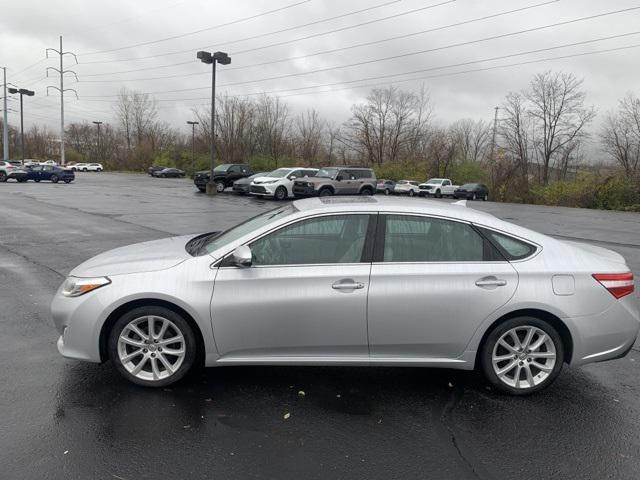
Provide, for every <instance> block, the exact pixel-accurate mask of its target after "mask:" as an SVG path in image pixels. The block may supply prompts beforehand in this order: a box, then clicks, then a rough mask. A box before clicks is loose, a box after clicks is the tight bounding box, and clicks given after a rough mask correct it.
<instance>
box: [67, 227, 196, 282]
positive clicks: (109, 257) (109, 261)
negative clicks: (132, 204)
mask: <svg viewBox="0 0 640 480" xmlns="http://www.w3.org/2000/svg"><path fill="white" fill-rule="evenodd" d="M191 238H193V235H184V236H180V237H171V238H163V239H161V240H153V241H150V242H143V243H136V244H134V245H127V246H126V247H120V248H116V249H113V250H109V251H107V252H104V253H101V254H99V255H96V256H95V257H93V258H90V259H89V260H87V261H86V262H84V263H81V264H80V265H78V266H77V267H76V268H74V269H73V270H72V271H71V273H70V275H72V276H75V277H101V276H108V275H124V274H128V273H141V272H155V271H158V270H165V269H167V268H171V267H174V266H176V265H178V264H179V263H182V262H184V261H185V260H187V259H188V258H191V256H190V255H189V254H188V253H187V251H186V250H185V245H186V243H187V242H188V241H189V240H190V239H191Z"/></svg>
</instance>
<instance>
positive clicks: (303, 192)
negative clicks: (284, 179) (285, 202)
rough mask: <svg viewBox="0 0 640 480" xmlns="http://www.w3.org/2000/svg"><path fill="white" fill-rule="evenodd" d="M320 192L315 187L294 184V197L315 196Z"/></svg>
mask: <svg viewBox="0 0 640 480" xmlns="http://www.w3.org/2000/svg"><path fill="white" fill-rule="evenodd" d="M317 194H318V191H317V190H316V189H315V188H314V187H309V186H303V185H294V187H293V196H294V197H314V196H316V195H317Z"/></svg>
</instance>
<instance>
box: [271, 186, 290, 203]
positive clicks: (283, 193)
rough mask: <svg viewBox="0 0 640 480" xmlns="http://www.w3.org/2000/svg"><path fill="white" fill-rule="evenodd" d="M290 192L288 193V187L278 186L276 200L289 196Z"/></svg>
mask: <svg viewBox="0 0 640 480" xmlns="http://www.w3.org/2000/svg"><path fill="white" fill-rule="evenodd" d="M288 195H289V194H288V193H287V189H286V188H285V187H278V188H276V193H275V194H274V197H275V198H276V200H285V199H286V198H287V197H288Z"/></svg>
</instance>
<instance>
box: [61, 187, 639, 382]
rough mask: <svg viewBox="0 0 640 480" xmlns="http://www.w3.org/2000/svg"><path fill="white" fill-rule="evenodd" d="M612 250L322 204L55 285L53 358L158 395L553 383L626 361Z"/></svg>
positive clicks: (621, 288)
mask: <svg viewBox="0 0 640 480" xmlns="http://www.w3.org/2000/svg"><path fill="white" fill-rule="evenodd" d="M633 291H634V286H633V275H632V274H631V273H630V271H629V267H628V266H627V265H626V264H625V261H624V259H623V258H622V257H621V256H620V255H618V254H617V253H614V252H612V251H609V250H606V249H603V248H599V247H595V246H591V245H584V244H579V243H571V242H565V241H561V240H557V239H554V238H550V237H547V236H545V235H541V234H539V233H536V232H533V231H531V230H527V229H525V228H522V227H519V226H516V225H513V224H510V223H507V222H504V221H501V220H498V219H497V218H495V217H493V216H491V215H489V214H486V213H481V212H478V211H475V210H473V209H470V208H466V207H465V206H463V205H457V204H453V205H450V204H442V203H435V204H433V203H429V202H427V203H421V202H412V201H410V200H406V199H402V198H389V197H351V198H349V197H323V198H313V199H307V200H301V201H296V202H293V203H292V204H288V205H285V206H281V207H279V208H277V209H275V210H271V211H269V212H266V213H263V214H261V215H258V216H257V217H254V218H252V219H250V220H247V221H246V222H244V223H242V224H240V225H238V226H236V227H234V228H232V229H230V230H228V231H226V232H223V233H213V234H204V235H200V236H196V237H193V236H183V237H174V238H168V239H164V240H157V241H152V242H146V243H140V244H137V245H131V246H127V247H123V248H118V249H115V250H112V251H110V252H106V253H103V254H101V255H98V256H96V257H94V258H92V259H90V260H88V261H86V262H85V263H83V264H82V265H80V266H78V267H76V268H75V269H74V270H73V271H72V272H71V274H70V276H69V277H68V278H67V280H66V281H65V282H64V283H63V285H62V286H61V287H60V289H59V290H58V292H57V294H56V296H55V298H54V300H53V303H52V315H53V319H54V322H55V324H56V326H57V329H58V330H59V331H60V334H61V336H60V338H59V340H58V348H59V350H60V352H61V353H62V355H64V356H65V357H70V358H75V359H79V360H85V361H91V362H103V361H105V360H107V359H110V360H111V361H112V362H113V364H114V365H115V367H116V368H117V369H118V370H119V371H120V373H122V374H123V375H124V376H125V377H126V378H128V379H129V380H131V381H133V382H135V383H137V384H140V385H148V386H164V385H168V384H170V383H172V382H174V381H176V380H178V379H180V378H182V377H183V376H184V375H185V374H186V373H187V372H188V370H189V369H190V368H191V367H192V366H193V365H194V363H196V362H198V363H202V364H204V365H207V366H223V365H243V364H269V365H282V364H287V365H373V366H375V365H411V366H427V367H447V368H458V369H465V370H470V369H473V368H474V367H478V368H479V369H480V370H481V371H482V372H483V373H484V375H485V376H486V378H487V379H488V381H489V382H490V383H491V384H493V385H494V386H495V387H496V388H498V389H500V390H502V391H505V392H509V393H513V394H526V393H531V392H535V391H537V390H540V389H542V388H544V387H546V386H548V385H549V384H550V383H551V382H552V381H553V380H554V379H555V378H556V377H557V375H558V373H559V372H560V369H561V368H562V365H563V363H564V362H567V363H569V364H571V365H583V364H586V363H589V362H596V361H602V360H609V359H613V358H619V357H621V356H624V355H625V354H626V353H627V352H628V351H629V350H630V349H631V347H632V345H633V343H634V341H635V339H636V336H637V335H638V329H639V328H640V315H639V311H638V305H637V301H636V298H635V295H633V294H632V293H633Z"/></svg>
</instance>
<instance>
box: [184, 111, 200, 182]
mask: <svg viewBox="0 0 640 480" xmlns="http://www.w3.org/2000/svg"><path fill="white" fill-rule="evenodd" d="M187 124H188V125H191V173H192V174H193V175H195V173H196V166H195V165H196V163H195V162H196V160H195V158H196V125H200V122H192V121H190V120H187Z"/></svg>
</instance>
